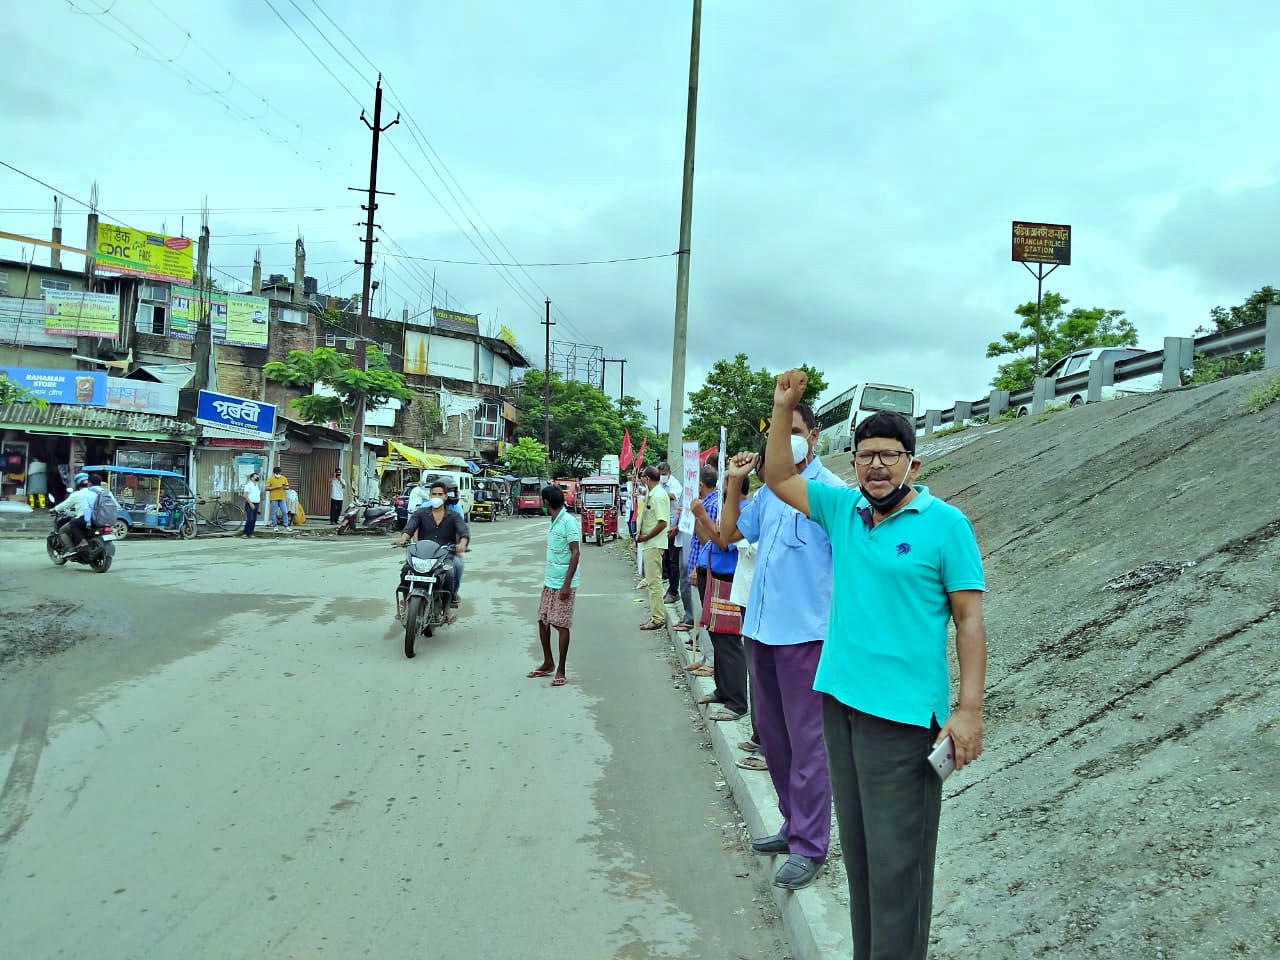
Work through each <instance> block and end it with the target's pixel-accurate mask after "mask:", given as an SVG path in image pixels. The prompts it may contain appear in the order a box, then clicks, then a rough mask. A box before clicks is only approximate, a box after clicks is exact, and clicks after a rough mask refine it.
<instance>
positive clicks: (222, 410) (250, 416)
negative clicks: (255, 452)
mask: <svg viewBox="0 0 1280 960" xmlns="http://www.w3.org/2000/svg"><path fill="white" fill-rule="evenodd" d="M196 423H199V424H202V425H203V426H206V427H221V428H223V429H225V430H234V431H236V432H237V433H244V434H247V435H250V436H253V437H256V438H257V439H260V440H270V439H271V438H272V436H274V434H275V429H276V408H275V407H274V406H272V405H271V404H269V403H259V402H258V401H256V400H245V399H244V398H243V397H231V396H228V395H226V394H224V393H214V392H213V391H211V390H201V391H200V399H199V401H198V403H197V404H196Z"/></svg>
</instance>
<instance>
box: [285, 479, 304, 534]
mask: <svg viewBox="0 0 1280 960" xmlns="http://www.w3.org/2000/svg"><path fill="white" fill-rule="evenodd" d="M284 512H285V517H286V518H287V522H286V523H285V526H286V527H294V526H298V525H300V524H302V523H304V522H305V521H306V515H305V514H304V513H303V512H302V508H301V507H300V506H299V505H298V491H297V490H294V489H293V487H289V488H288V489H286V490H285V492H284Z"/></svg>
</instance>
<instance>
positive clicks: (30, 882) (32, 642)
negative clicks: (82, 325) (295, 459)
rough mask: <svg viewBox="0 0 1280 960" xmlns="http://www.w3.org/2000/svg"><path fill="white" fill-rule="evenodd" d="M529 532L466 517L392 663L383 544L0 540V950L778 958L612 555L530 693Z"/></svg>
mask: <svg viewBox="0 0 1280 960" xmlns="http://www.w3.org/2000/svg"><path fill="white" fill-rule="evenodd" d="M545 529H546V521H545V520H543V519H532V520H520V519H508V520H505V521H503V522H500V523H497V524H495V525H493V526H490V525H487V524H484V525H478V526H477V528H476V544H475V549H474V551H473V552H472V553H471V554H470V555H469V558H468V566H467V572H466V579H465V582H464V587H463V595H464V600H463V607H462V615H463V616H462V619H461V620H460V621H459V622H458V623H456V624H455V625H453V626H450V627H447V628H445V629H443V630H442V631H440V632H439V633H437V635H436V637H435V638H434V639H432V640H426V641H422V640H420V641H419V644H420V647H419V651H420V652H419V654H418V656H417V658H416V659H414V660H406V659H405V657H404V652H403V634H402V633H401V632H399V628H398V625H397V624H396V623H395V622H394V620H393V619H392V607H391V599H390V598H391V590H392V588H393V584H394V579H395V574H396V570H397V568H398V563H399V558H400V556H401V555H402V552H401V551H395V550H392V549H389V547H388V539H387V538H381V537H374V536H361V537H351V538H341V539H338V538H328V537H319V538H304V537H302V536H298V537H288V536H286V535H275V536H274V537H273V536H271V535H270V534H265V535H264V536H262V537H260V538H258V539H257V540H255V541H252V542H245V541H243V540H237V539H203V538H202V539H198V540H196V541H193V542H187V543H184V542H178V541H171V540H150V539H143V538H140V537H135V538H130V539H129V540H128V541H126V542H124V543H121V544H120V545H119V550H118V552H117V555H116V562H115V565H114V566H113V567H112V569H111V571H110V572H109V573H107V574H105V575H97V574H94V573H92V572H90V571H89V570H88V569H87V568H83V567H78V566H72V565H68V566H66V567H62V568H55V567H53V566H52V565H51V564H50V563H49V562H48V560H47V558H46V557H45V555H44V548H43V543H42V542H39V541H34V540H17V539H9V540H3V541H0V608H2V609H0V622H2V623H3V624H4V626H2V627H0V659H3V658H5V657H8V658H10V659H9V661H8V662H7V663H0V678H2V679H0V772H3V773H4V776H5V779H4V784H3V787H2V788H0V929H2V930H3V931H4V934H3V935H4V939H5V944H6V945H5V953H6V954H8V955H11V956H15V957H19V956H20V957H24V958H30V960H37V958H44V957H76V958H79V957H89V956H92V957H95V958H130V960H136V958H150V957H154V958H172V957H210V958H214V957H219V958H220V957H227V958H231V957H236V958H239V957H323V956H330V957H342V958H346V957H355V956H369V957H382V958H400V957H410V956H421V957H434V958H460V960H479V958H504V960H505V958H541V957H547V958H552V957H554V958H557V960H563V958H575V960H576V958H596V957H617V958H628V960H637V958H648V957H655V958H656V957H663V958H667V957H676V958H681V957H688V958H702V957H705V958H713V957H714V958H738V957H743V958H751V960H755V958H777V957H785V956H786V955H787V948H786V946H785V944H784V943H783V942H781V940H780V937H781V925H780V923H778V922H777V921H776V919H775V918H774V916H773V914H772V905H771V903H770V900H769V897H768V895H767V893H766V892H765V888H764V887H763V886H762V883H763V881H762V880H761V879H760V875H759V874H758V873H756V874H753V873H751V872H750V870H751V866H752V865H751V863H750V861H749V857H750V855H749V854H748V853H744V852H743V850H742V839H743V834H742V832H741V829H740V826H739V821H738V817H737V813H736V810H735V809H734V808H733V805H732V803H731V801H729V800H728V799H727V798H726V797H725V795H724V791H723V789H722V787H718V786H717V781H718V779H719V778H718V768H717V767H716V766H715V764H714V761H713V760H712V758H711V755H710V752H709V751H708V750H707V749H705V746H704V745H703V744H702V743H701V742H700V741H702V740H703V739H704V734H703V731H702V730H701V728H700V727H699V726H698V725H697V724H696V723H695V722H694V721H693V716H694V715H693V711H692V708H691V706H690V703H689V701H688V695H687V693H686V692H685V689H684V686H683V683H682V682H679V681H678V680H676V678H675V677H674V675H673V673H674V671H673V667H672V665H671V662H670V660H669V656H668V649H667V646H666V643H667V642H666V638H665V635H663V634H653V633H643V632H641V631H639V630H637V629H636V627H637V625H638V624H639V623H640V622H641V620H642V619H643V616H644V611H643V609H642V605H641V604H638V603H636V602H634V599H633V598H634V597H637V596H639V594H638V593H636V592H634V591H633V590H631V589H630V588H631V584H632V578H631V575H630V573H631V571H630V568H629V567H628V566H627V565H626V564H625V563H624V562H623V561H622V559H621V558H620V556H619V554H618V551H617V549H616V548H614V547H608V546H607V547H605V548H603V549H602V548H599V547H595V546H587V547H584V548H583V558H584V561H583V562H584V572H583V585H582V588H581V590H580V595H579V599H578V608H577V622H576V625H575V629H574V641H573V647H572V649H571V651H570V659H569V670H568V676H569V681H570V682H569V685H568V686H566V687H563V688H558V689H556V688H552V687H551V686H550V685H549V682H548V681H547V680H530V679H526V678H525V673H526V672H527V671H528V670H529V669H530V668H531V667H532V666H534V664H535V663H536V662H537V661H538V659H539V654H538V648H537V635H536V628H535V625H534V618H535V615H536V598H537V592H538V589H539V587H540V582H541V562H542V552H543V543H544V541H543V535H544V532H545ZM64 648H65V649H64ZM32 651H43V652H44V653H46V654H48V655H46V656H43V657H31V656H27V655H26V654H27V653H30V652H32ZM50 651H57V652H52V653H50ZM15 656H16V659H14V657H15Z"/></svg>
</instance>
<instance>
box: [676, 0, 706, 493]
mask: <svg viewBox="0 0 1280 960" xmlns="http://www.w3.org/2000/svg"><path fill="white" fill-rule="evenodd" d="M701 35H702V0H693V33H692V36H691V38H690V40H689V107H688V114H687V116H686V118H685V127H684V186H683V189H682V190H681V194H680V248H679V262H678V265H677V268H676V321H675V333H674V336H673V337H672V343H671V406H670V407H669V408H668V410H667V420H668V421H669V423H668V429H669V431H670V432H669V434H668V436H667V459H668V460H669V461H670V462H671V464H672V469H673V470H676V469H678V468H677V466H676V465H677V464H679V463H681V462H682V460H683V456H684V453H683V450H682V441H683V437H682V436H681V433H682V431H683V429H684V404H685V395H684V362H685V347H686V341H687V340H688V335H689V246H690V243H691V236H690V235H691V233H692V226H693V155H694V141H695V139H696V131H697V122H698V48H699V46H700V45H701Z"/></svg>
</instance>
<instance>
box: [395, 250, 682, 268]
mask: <svg viewBox="0 0 1280 960" xmlns="http://www.w3.org/2000/svg"><path fill="white" fill-rule="evenodd" d="M383 256H384V257H399V258H400V259H402V260H421V261H424V262H426V263H453V264H461V265H463V266H472V267H591V266H596V265H597V264H602V263H634V262H636V261H637V260H666V259H668V258H669V257H674V256H676V254H674V253H654V254H651V255H649V256H647V257H614V258H613V259H612V260H565V261H562V262H559V263H491V262H490V261H488V260H443V259H441V258H439V257H413V256H409V255H408V254H404V253H384V254H383Z"/></svg>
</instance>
